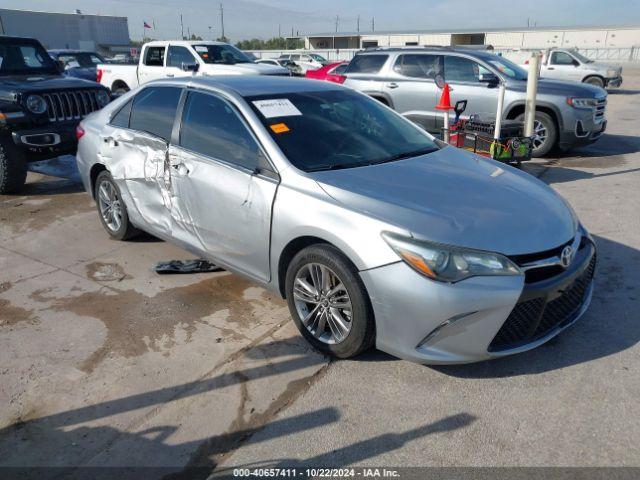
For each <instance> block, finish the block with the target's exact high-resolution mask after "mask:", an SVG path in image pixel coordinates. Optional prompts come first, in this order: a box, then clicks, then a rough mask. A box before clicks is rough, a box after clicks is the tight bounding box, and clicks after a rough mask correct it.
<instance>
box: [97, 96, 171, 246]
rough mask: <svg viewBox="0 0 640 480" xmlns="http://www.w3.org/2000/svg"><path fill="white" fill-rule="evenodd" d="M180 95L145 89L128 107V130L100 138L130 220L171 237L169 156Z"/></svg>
mask: <svg viewBox="0 0 640 480" xmlns="http://www.w3.org/2000/svg"><path fill="white" fill-rule="evenodd" d="M181 93H182V89H180V88H177V87H170V86H166V87H165V86H162V87H147V88H144V89H143V90H141V91H140V93H138V94H137V95H136V96H135V97H134V99H133V101H132V103H131V105H130V106H129V107H128V108H130V113H129V119H128V124H127V128H114V129H113V130H112V131H111V132H109V133H108V134H107V136H105V138H103V149H108V151H109V155H110V159H109V170H110V172H111V175H112V177H113V178H114V180H115V181H116V183H117V184H118V187H119V188H120V190H121V192H122V193H123V197H124V198H125V202H126V203H127V207H128V208H129V210H133V212H131V215H132V217H133V218H134V219H137V220H138V221H137V222H136V223H138V224H142V225H139V226H140V227H142V228H144V229H145V230H148V231H149V232H150V233H154V234H157V235H160V236H170V235H171V227H172V222H171V194H170V187H171V172H170V168H169V157H168V155H169V141H170V139H171V132H172V129H173V124H174V122H175V117H176V111H177V108H178V103H179V100H180V95H181ZM126 108H127V106H125V107H124V108H123V111H125V112H126V110H125V109H126ZM119 115H120V113H118V114H117V115H116V116H115V117H114V120H115V119H116V118H118V116H119ZM121 121H122V120H121Z"/></svg>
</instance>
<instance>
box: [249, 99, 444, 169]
mask: <svg viewBox="0 0 640 480" xmlns="http://www.w3.org/2000/svg"><path fill="white" fill-rule="evenodd" d="M246 100H247V102H248V103H249V105H250V106H251V108H253V109H254V111H255V112H256V114H257V115H258V118H260V120H261V121H262V123H263V124H264V126H265V127H266V129H267V131H268V132H269V134H270V135H271V136H272V137H273V139H274V140H275V142H276V143H277V144H278V146H279V147H280V149H281V150H282V151H283V153H284V154H285V155H286V156H287V158H288V159H289V161H290V162H291V163H292V164H293V165H294V166H295V167H297V168H299V169H300V170H304V171H307V172H311V171H319V170H335V169H340V168H354V167H359V166H365V165H374V164H377V163H385V162H390V161H395V160H400V159H402V158H409V157H415V156H418V155H423V154H426V153H430V152H433V151H435V150H437V149H438V147H437V146H436V144H435V142H434V141H433V139H432V138H431V137H430V136H429V135H427V134H426V133H425V132H424V131H422V130H420V129H419V128H418V127H416V126H415V125H414V124H412V123H411V122H410V121H408V120H406V119H404V118H402V117H400V116H399V115H397V114H396V113H394V112H393V111H391V110H389V109H388V108H387V107H385V106H383V105H382V104H381V103H380V102H378V101H376V100H373V99H371V98H368V97H366V96H364V95H361V94H359V93H357V92H352V91H349V90H346V89H345V90H327V91H319V92H299V93H288V94H276V95H266V96H256V97H248V98H246Z"/></svg>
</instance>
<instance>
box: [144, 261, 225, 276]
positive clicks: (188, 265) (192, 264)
mask: <svg viewBox="0 0 640 480" xmlns="http://www.w3.org/2000/svg"><path fill="white" fill-rule="evenodd" d="M153 269H154V271H155V272H156V273H158V274H160V275H168V274H186V273H211V272H223V271H224V268H222V267H219V266H218V265H215V264H213V263H211V262H209V261H207V260H202V259H194V260H170V261H168V262H159V263H158V264H157V265H156V266H155V267H154V268H153Z"/></svg>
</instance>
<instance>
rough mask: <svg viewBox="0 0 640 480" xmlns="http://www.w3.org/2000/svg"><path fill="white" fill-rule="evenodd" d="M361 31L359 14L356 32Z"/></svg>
mask: <svg viewBox="0 0 640 480" xmlns="http://www.w3.org/2000/svg"><path fill="white" fill-rule="evenodd" d="M359 31H360V15H358V21H357V23H356V32H359Z"/></svg>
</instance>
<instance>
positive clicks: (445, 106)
mask: <svg viewBox="0 0 640 480" xmlns="http://www.w3.org/2000/svg"><path fill="white" fill-rule="evenodd" d="M436 110H453V107H452V106H451V89H450V88H449V84H448V83H445V84H444V88H443V89H442V95H441V96H440V103H438V105H436Z"/></svg>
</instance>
